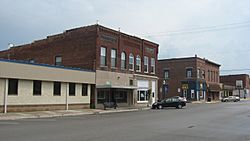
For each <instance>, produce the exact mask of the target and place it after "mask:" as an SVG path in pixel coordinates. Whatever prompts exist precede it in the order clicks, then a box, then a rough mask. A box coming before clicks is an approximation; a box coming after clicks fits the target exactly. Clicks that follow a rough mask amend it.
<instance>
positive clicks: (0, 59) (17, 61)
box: [0, 58, 95, 72]
mask: <svg viewBox="0 0 250 141" xmlns="http://www.w3.org/2000/svg"><path fill="white" fill-rule="evenodd" d="M0 62H9V63H18V64H26V65H34V66H42V67H50V68H59V69H67V70H76V71H86V72H95V71H94V70H88V69H82V68H71V67H64V66H55V65H48V64H40V63H30V62H28V61H22V60H8V59H2V58H0Z"/></svg>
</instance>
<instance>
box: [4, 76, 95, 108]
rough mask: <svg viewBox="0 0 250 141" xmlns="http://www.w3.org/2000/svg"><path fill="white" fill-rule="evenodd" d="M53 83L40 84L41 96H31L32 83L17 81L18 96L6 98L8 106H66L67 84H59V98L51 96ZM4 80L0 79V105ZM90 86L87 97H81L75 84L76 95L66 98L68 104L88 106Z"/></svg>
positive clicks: (79, 87) (80, 87)
mask: <svg viewBox="0 0 250 141" xmlns="http://www.w3.org/2000/svg"><path fill="white" fill-rule="evenodd" d="M53 84H54V83H53V82H49V81H43V82H42V94H41V96H37V95H35V96H34V95H33V81H31V80H19V81H18V95H9V96H8V105H40V104H66V90H69V88H67V89H66V84H67V83H61V96H54V95H53ZM4 86H5V79H2V78H0V105H3V102H4ZM90 92H91V89H90V85H89V86H88V96H82V84H76V95H75V96H68V103H69V104H74V103H75V104H79V103H84V104H89V103H90Z"/></svg>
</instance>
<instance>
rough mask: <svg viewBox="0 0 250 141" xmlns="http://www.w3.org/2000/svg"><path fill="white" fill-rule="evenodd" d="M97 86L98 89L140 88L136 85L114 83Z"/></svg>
mask: <svg viewBox="0 0 250 141" xmlns="http://www.w3.org/2000/svg"><path fill="white" fill-rule="evenodd" d="M96 88H97V89H98V88H99V89H101V88H102V89H105V88H111V89H112V88H113V89H138V87H135V86H112V85H96Z"/></svg>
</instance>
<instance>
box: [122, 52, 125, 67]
mask: <svg viewBox="0 0 250 141" xmlns="http://www.w3.org/2000/svg"><path fill="white" fill-rule="evenodd" d="M121 69H124V70H125V69H126V53H125V52H122V54H121Z"/></svg>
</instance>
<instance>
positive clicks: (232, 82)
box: [220, 74, 250, 98]
mask: <svg viewBox="0 0 250 141" xmlns="http://www.w3.org/2000/svg"><path fill="white" fill-rule="evenodd" d="M220 82H221V83H223V84H224V85H229V86H232V87H233V88H234V89H233V90H232V95H236V96H240V97H241V98H244V97H246V98H249V97H250V96H249V90H250V81H249V75H248V74H234V75H222V76H220Z"/></svg>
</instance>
